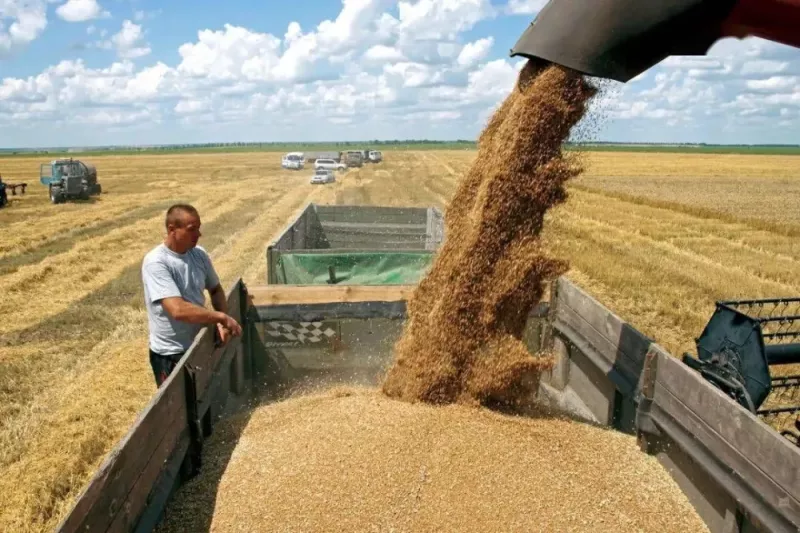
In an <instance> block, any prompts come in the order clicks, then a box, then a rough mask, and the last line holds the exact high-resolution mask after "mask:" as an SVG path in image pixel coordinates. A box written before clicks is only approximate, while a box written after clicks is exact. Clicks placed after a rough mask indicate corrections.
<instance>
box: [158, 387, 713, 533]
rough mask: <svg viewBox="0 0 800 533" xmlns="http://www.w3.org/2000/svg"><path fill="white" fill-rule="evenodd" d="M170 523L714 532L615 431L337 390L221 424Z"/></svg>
mask: <svg viewBox="0 0 800 533" xmlns="http://www.w3.org/2000/svg"><path fill="white" fill-rule="evenodd" d="M204 457H205V459H204V464H203V470H202V471H201V473H200V475H199V477H197V478H195V479H194V480H192V481H190V482H189V483H188V484H187V485H185V486H184V487H182V489H181V491H180V492H179V493H177V494H176V496H175V500H174V501H173V503H172V505H171V506H170V507H168V509H167V511H166V515H165V517H164V520H163V523H162V524H161V525H160V526H159V528H158V529H157V531H159V532H160V533H170V532H176V533H177V532H184V531H210V532H218V533H228V532H233V531H264V532H267V531H282V532H289V531H291V532H294V533H300V532H318V531H325V532H335V531H341V532H352V531H364V532H369V531H375V532H377V531H381V532H384V531H385V532H389V531H392V532H398V533H399V532H407V531H451V532H457V531H471V532H483V531H486V532H496V531H503V532H506V531H508V532H512V531H519V532H542V531H547V532H569V531H580V532H587V531H592V532H593V533H604V532H609V533H611V532H614V533H617V532H620V531H637V532H640V533H647V532H654V533H655V532H658V533H671V532H674V533H685V532H688V531H691V532H703V531H708V530H707V528H706V526H705V525H704V524H703V523H702V521H701V520H700V519H699V518H698V516H697V513H696V512H694V510H693V509H692V507H691V504H690V503H689V502H688V501H687V499H686V496H685V495H683V493H682V492H681V491H680V490H679V489H678V487H677V485H676V484H675V483H674V482H673V481H672V479H671V478H670V476H669V474H668V473H667V472H666V470H664V468H662V467H661V466H660V464H659V463H658V461H657V460H656V458H654V457H651V456H648V455H646V454H643V453H641V452H640V451H639V449H638V447H637V445H636V440H635V438H634V437H633V436H631V435H625V434H622V433H620V432H616V431H613V430H607V429H603V428H600V427H595V426H592V425H588V424H583V423H577V422H573V421H571V420H568V419H558V418H539V419H537V418H527V417H513V416H509V415H504V414H500V413H497V412H494V411H490V410H486V409H480V410H476V409H473V408H471V407H467V406H462V405H446V406H434V405H428V404H425V403H416V404H409V403H407V402H405V401H399V400H394V399H391V398H387V397H386V396H385V395H384V394H382V393H381V392H380V391H379V390H378V389H357V388H348V389H343V388H340V389H335V390H332V391H328V392H325V393H321V394H312V395H307V396H304V397H297V398H292V399H289V400H285V401H281V402H277V403H274V404H271V405H265V406H261V407H258V408H257V409H255V410H254V411H253V412H252V413H249V414H246V415H243V416H239V417H233V418H230V419H227V420H225V421H223V422H221V423H219V424H218V425H217V426H215V428H214V434H212V436H211V437H210V439H209V440H208V441H207V442H206V445H205V448H204Z"/></svg>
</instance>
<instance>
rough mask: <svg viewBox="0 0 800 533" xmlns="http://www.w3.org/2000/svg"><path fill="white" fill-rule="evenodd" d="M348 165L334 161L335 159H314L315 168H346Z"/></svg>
mask: <svg viewBox="0 0 800 533" xmlns="http://www.w3.org/2000/svg"><path fill="white" fill-rule="evenodd" d="M346 167H347V165H345V164H344V163H341V162H337V161H334V160H333V159H317V160H316V161H314V169H315V170H321V169H325V170H344V169H345V168H346Z"/></svg>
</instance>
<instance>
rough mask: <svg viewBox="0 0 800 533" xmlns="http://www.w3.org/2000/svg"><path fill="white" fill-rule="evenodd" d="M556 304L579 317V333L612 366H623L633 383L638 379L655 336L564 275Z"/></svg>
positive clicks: (575, 323) (557, 306) (560, 282)
mask: <svg viewBox="0 0 800 533" xmlns="http://www.w3.org/2000/svg"><path fill="white" fill-rule="evenodd" d="M556 308H557V311H562V310H563V311H565V308H567V309H569V310H571V311H572V312H574V313H575V314H576V315H577V316H578V317H580V319H581V320H580V321H579V322H574V321H573V322H572V323H573V327H574V328H575V329H576V330H577V331H578V333H579V334H582V335H585V336H586V337H587V340H589V341H590V342H591V344H592V345H593V346H594V347H595V349H596V350H597V351H598V352H599V353H600V354H601V355H603V357H605V358H606V360H607V361H608V362H609V363H610V364H611V365H612V366H615V367H618V368H621V369H623V371H624V373H625V374H626V376H627V377H628V378H629V379H630V380H631V381H632V382H633V383H637V382H638V381H639V377H640V376H641V373H642V369H643V368H644V358H645V355H646V354H647V350H648V349H649V347H650V344H652V342H653V340H652V339H650V338H648V337H647V336H645V335H644V334H642V333H641V332H640V331H638V330H637V329H635V328H634V327H632V326H631V325H630V324H628V323H626V322H625V321H623V320H622V319H620V318H619V317H618V316H616V315H615V314H614V313H612V312H611V311H610V310H609V309H607V308H606V307H604V306H603V305H601V304H600V303H599V302H597V301H596V300H595V299H593V298H592V297H591V296H589V295H588V294H586V293H584V292H583V291H582V290H581V289H580V288H579V287H577V286H576V285H574V284H572V283H571V282H569V281H568V280H565V279H563V278H561V279H560V280H559V287H558V293H557V303H556ZM565 312H566V311H565Z"/></svg>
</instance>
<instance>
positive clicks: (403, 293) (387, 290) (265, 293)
mask: <svg viewBox="0 0 800 533" xmlns="http://www.w3.org/2000/svg"><path fill="white" fill-rule="evenodd" d="M415 287H416V286H415V285H332V286H318V285H272V286H269V285H267V286H260V287H248V288H247V290H248V292H249V293H250V295H251V297H252V299H253V305H255V306H256V307H260V306H269V305H296V304H319V303H332V302H346V303H354V302H396V301H406V300H408V298H410V297H411V295H412V294H413V291H414V288H415Z"/></svg>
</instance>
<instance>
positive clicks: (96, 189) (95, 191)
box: [92, 183, 103, 194]
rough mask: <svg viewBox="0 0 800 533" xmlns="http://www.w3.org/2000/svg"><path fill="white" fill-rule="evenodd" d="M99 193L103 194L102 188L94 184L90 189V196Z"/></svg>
mask: <svg viewBox="0 0 800 533" xmlns="http://www.w3.org/2000/svg"><path fill="white" fill-rule="evenodd" d="M101 192H103V188H102V187H101V186H100V184H99V183H95V184H94V187H93V189H92V194H100V193H101Z"/></svg>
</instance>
